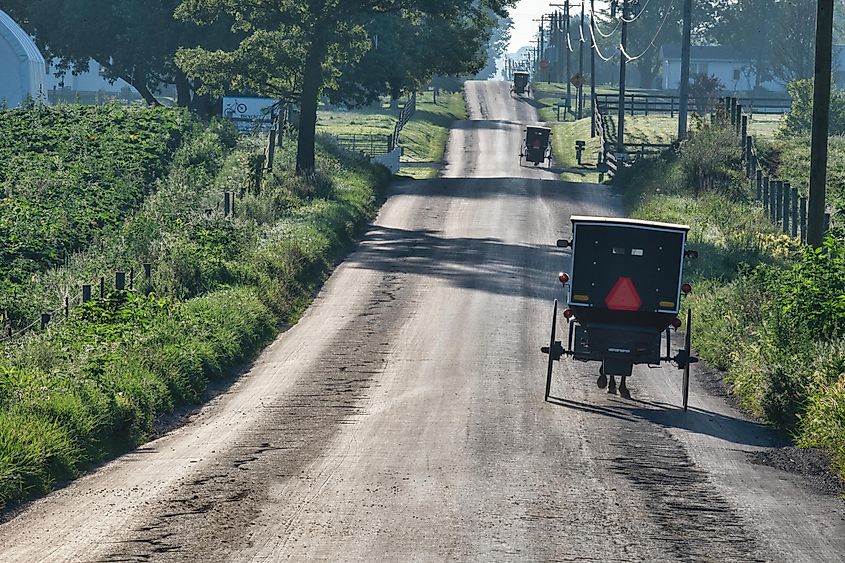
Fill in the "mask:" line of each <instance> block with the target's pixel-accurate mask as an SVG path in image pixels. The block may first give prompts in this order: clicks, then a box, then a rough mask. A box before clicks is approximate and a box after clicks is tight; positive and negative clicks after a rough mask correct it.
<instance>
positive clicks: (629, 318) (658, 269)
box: [542, 216, 698, 410]
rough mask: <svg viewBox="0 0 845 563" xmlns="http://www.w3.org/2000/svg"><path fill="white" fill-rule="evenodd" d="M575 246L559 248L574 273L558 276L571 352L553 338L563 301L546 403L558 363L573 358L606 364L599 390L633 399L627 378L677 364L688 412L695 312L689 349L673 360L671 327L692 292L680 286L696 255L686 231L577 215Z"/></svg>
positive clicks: (552, 346)
mask: <svg viewBox="0 0 845 563" xmlns="http://www.w3.org/2000/svg"><path fill="white" fill-rule="evenodd" d="M571 220H572V240H571V241H568V240H559V241H558V242H557V246H558V247H561V248H571V249H572V261H571V271H570V272H569V273H561V274H560V276H559V277H560V281H561V283H562V284H563V285H564V291H565V293H566V302H567V308H566V310H564V311H563V317H564V318H565V319H566V322H567V325H566V328H567V339H566V347H564V346H563V344H562V342H561V341H559V340H555V334H556V328H557V310H558V302H557V300H555V304H554V312H553V314H552V333H551V340H550V342H549V346H548V347H545V346H544V347H543V348H542V351H543V352H544V353H546V354H548V355H549V363H548V372H547V374H546V400H548V398H549V392H550V390H551V381H552V368H553V365H554V362H555V361H557V360H560V358H562V357H563V356H570V357H572V358H573V359H575V360H578V361H582V362H590V361H595V362H601V367H600V368H599V377H598V380H597V382H596V383H597V384H598V386H599V387H600V388H603V389H604V388H607V390H608V392H609V393H615V392H616V376H619V377H621V383H620V385H619V393H620V394H621V395H622V396H624V397H626V398H628V397H630V394H629V392H628V388H627V385H626V379H627V378H628V377H630V376H631V373H632V370H633V366H634V365H637V364H648V365H657V364H660V363H661V362H674V363H675V364H676V365H677V366H678V368H679V369H682V370H683V408H684V410H686V409H687V403H688V396H689V366H690V363H693V362H695V361H697V360H696V359H695V358H693V357H692V356H691V354H690V330H691V328H692V314H691V312H690V311H688V312H687V323H686V334H685V341H684V348H683V349H682V350H678V351H677V353H676V354H675V355H674V356H672V351H671V338H670V335H671V333H670V329H671V328H675V329H678V328H680V326H681V321H680V320H679V319H678V314H679V312H680V309H681V303H680V302H681V296H682V295H684V294H688V293H690V292H691V291H692V287H690V285H689V284H687V283H683V281H682V275H683V265H684V258H695V257H697V255H698V253H697V252H695V251H692V250H686V238H687V233H688V232H689V227H687V226H685V225H673V224H669V223H656V222H652V221H637V220H633V219H615V218H607V217H585V216H573V217H572V219H571Z"/></svg>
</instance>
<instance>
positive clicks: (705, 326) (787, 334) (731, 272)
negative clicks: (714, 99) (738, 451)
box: [623, 130, 845, 476]
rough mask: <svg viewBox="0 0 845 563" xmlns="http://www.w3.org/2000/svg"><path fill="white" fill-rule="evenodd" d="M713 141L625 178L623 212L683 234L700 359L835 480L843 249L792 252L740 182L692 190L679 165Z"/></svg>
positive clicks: (840, 419) (841, 396) (701, 136)
mask: <svg viewBox="0 0 845 563" xmlns="http://www.w3.org/2000/svg"><path fill="white" fill-rule="evenodd" d="M718 138H719V133H718V131H706V130H705V131H698V132H696V134H695V135H693V136H692V137H691V138H690V140H689V141H688V142H687V143H685V144H684V145H683V146H682V149H681V151H682V153H681V156H680V157H677V158H675V157H668V158H664V159H661V160H658V161H654V162H643V163H640V164H638V165H636V166H635V167H634V169H633V170H631V171H629V172H626V174H625V175H623V181H624V182H625V185H626V194H625V200H626V203H627V205H628V207H629V208H630V209H631V210H632V214H633V215H634V216H637V217H642V218H646V219H659V220H666V221H674V222H681V223H686V224H689V225H691V227H692V230H691V232H690V239H689V240H690V246H691V248H695V249H697V250H699V253H700V258H699V260H695V261H692V262H691V263H690V264H689V265H688V268H689V269H688V270H687V271H688V272H689V274H690V275H691V276H692V280H693V282H694V287H695V292H694V293H693V295H692V296H691V297H690V298H688V299H689V304H690V306H691V307H692V311H693V315H694V316H695V317H696V318H697V319H698V320H697V322H696V326H697V327H698V328H697V329H696V331H695V332H694V333H693V335H692V337H693V346H694V347H695V348H696V350H697V352H698V353H699V355H700V356H701V357H702V358H703V359H705V360H706V361H707V362H709V363H710V364H711V365H713V366H715V367H718V368H719V369H721V370H724V371H726V374H727V375H726V380H727V381H728V382H729V383H730V385H731V388H732V390H733V392H734V393H735V394H736V395H737V397H738V398H739V399H740V401H741V402H742V404H743V405H744V406H745V407H746V408H748V409H750V410H751V411H752V412H754V413H755V414H757V415H758V416H760V417H763V418H764V419H766V420H768V421H769V422H771V423H773V424H775V425H777V426H779V427H781V428H784V429H787V430H788V431H790V432H792V433H793V434H794V436H795V438H796V441H797V443H798V444H799V445H800V446H802V447H820V448H823V449H825V450H826V451H828V452H829V453H830V454H831V455H832V456H833V457H834V464H835V466H836V468H837V469H838V470H839V472H840V474H841V475H843V476H845V448H843V444H845V392H843V387H844V386H845V377H844V376H843V373H845V343H843V342H845V341H844V340H843V338H845V336H843V331H844V329H845V299H843V295H845V244H843V243H841V242H838V241H834V240H832V239H829V240H828V241H827V242H826V244H825V246H824V248H821V249H811V248H804V247H801V246H800V244H799V243H797V242H796V241H795V240H793V239H792V238H791V237H788V236H786V235H783V234H782V233H779V232H778V229H776V228H775V227H773V226H772V225H771V224H770V223H769V222H768V221H767V220H766V219H765V218H764V217H763V216H762V213H761V211H760V209H759V208H757V207H756V206H752V205H750V204H748V203H746V201H745V198H744V197H743V195H742V191H743V187H742V185H743V184H744V182H743V181H742V179H741V178H737V179H733V178H730V177H729V178H728V180H727V182H726V183H724V184H717V187H716V189H707V190H705V191H701V190H696V187H697V183H695V182H691V178H694V176H695V175H692V176H690V174H688V172H686V171H685V170H684V167H685V165H684V164H683V163H684V161H688V162H697V161H700V160H702V159H703V160H704V161H709V160H710V156H708V155H712V154H714V153H713V151H714V148H715V146H714V144H718V142H719V141H718ZM727 141H728V139H723V142H727ZM715 162H718V159H716V160H715ZM699 166H702V165H699ZM709 166H710V165H707V166H702V167H709ZM695 168H696V167H693V169H695ZM688 169H689V167H688ZM634 179H636V181H634ZM696 194H697V195H696Z"/></svg>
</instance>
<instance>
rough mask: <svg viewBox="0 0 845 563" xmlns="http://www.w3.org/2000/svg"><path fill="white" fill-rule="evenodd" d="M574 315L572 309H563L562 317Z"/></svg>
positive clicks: (566, 317)
mask: <svg viewBox="0 0 845 563" xmlns="http://www.w3.org/2000/svg"><path fill="white" fill-rule="evenodd" d="M574 315H575V313H573V312H572V309H565V310H564V311H563V317H564V318H565V319H567V320H568V319H571V318H572V317H573V316H574Z"/></svg>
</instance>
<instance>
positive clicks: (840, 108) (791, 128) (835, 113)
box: [779, 79, 845, 137]
mask: <svg viewBox="0 0 845 563" xmlns="http://www.w3.org/2000/svg"><path fill="white" fill-rule="evenodd" d="M814 85H815V81H814V80H813V79H804V80H795V81H793V82H790V83H789V84H788V85H787V87H786V88H787V91H788V92H789V96H790V97H791V98H792V110H791V111H790V112H789V113H787V114H786V115H785V116H784V118H783V122H782V124H781V127H780V130H779V132H780V135H781V136H783V137H786V136H789V135H806V134H809V133H810V132H811V131H812V130H813V101H814V92H813V89H814ZM829 117H830V129H829V134H830V135H843V134H845V92H842V91H841V90H839V89H838V88H832V89H831V92H830V111H829Z"/></svg>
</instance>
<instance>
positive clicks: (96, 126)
mask: <svg viewBox="0 0 845 563" xmlns="http://www.w3.org/2000/svg"><path fill="white" fill-rule="evenodd" d="M191 127H192V118H190V117H189V116H188V114H187V113H185V112H181V111H176V110H167V109H163V108H152V109H150V108H146V107H141V106H122V105H115V104H109V105H105V106H100V107H95V106H79V105H60V106H53V107H44V106H32V107H27V108H21V109H15V110H5V111H0V161H2V162H3V167H2V168H1V169H0V195H1V196H2V200H0V233H2V236H3V241H4V244H3V248H2V251H0V310H2V311H3V314H2V316H3V317H4V320H7V321H8V322H10V323H11V324H12V326H21V325H22V324H26V323H27V321H29V320H31V319H32V318H34V317H35V316H36V315H37V314H40V313H41V312H42V311H43V310H46V309H43V308H42V307H43V305H44V303H43V302H39V301H38V300H37V299H33V297H34V296H33V295H32V292H30V291H28V290H26V284H27V283H28V282H29V281H31V280H32V279H33V277H35V278H37V277H38V276H40V275H41V273H42V272H44V271H46V270H47V269H49V268H51V267H53V266H56V265H58V264H61V263H63V262H64V261H66V260H67V259H69V257H71V256H72V255H73V253H75V252H78V251H80V250H84V249H85V248H86V246H87V245H89V244H90V243H91V242H92V241H94V240H95V238H97V237H98V236H99V235H100V233H101V232H102V231H103V230H104V229H109V228H112V227H114V226H116V225H118V224H120V222H121V221H122V220H123V219H124V218H125V217H126V216H127V215H128V214H129V213H131V212H132V211H133V210H134V209H136V208H137V207H138V206H139V205H140V204H141V202H142V201H143V200H144V198H145V197H146V196H147V195H148V194H149V193H151V192H152V191H153V189H154V188H153V185H154V183H155V182H156V180H157V179H159V178H161V177H162V176H163V175H164V174H165V173H166V171H167V169H168V166H169V163H170V161H171V159H172V157H173V154H174V151H175V150H176V149H177V148H178V147H179V145H180V143H181V142H182V139H183V137H184V136H185V135H187V134H188V132H189V130H190V128H191ZM39 309H40V310H39Z"/></svg>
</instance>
